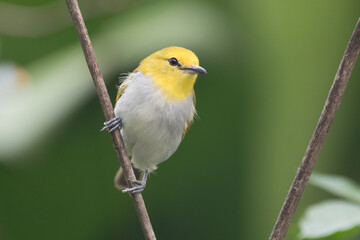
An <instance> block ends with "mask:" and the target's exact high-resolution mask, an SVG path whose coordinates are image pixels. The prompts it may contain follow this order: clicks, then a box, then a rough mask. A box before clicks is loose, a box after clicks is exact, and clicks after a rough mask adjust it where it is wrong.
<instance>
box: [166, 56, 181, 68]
mask: <svg viewBox="0 0 360 240" xmlns="http://www.w3.org/2000/svg"><path fill="white" fill-rule="evenodd" d="M168 61H169V64H170V65H171V66H179V65H180V64H179V62H178V60H177V59H176V58H174V57H172V58H169V60H168Z"/></svg>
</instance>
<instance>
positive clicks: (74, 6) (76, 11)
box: [66, 0, 156, 240]
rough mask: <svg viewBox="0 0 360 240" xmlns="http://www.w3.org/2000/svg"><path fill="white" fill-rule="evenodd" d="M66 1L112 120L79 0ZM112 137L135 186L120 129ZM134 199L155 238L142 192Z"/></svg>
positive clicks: (147, 233)
mask: <svg viewBox="0 0 360 240" xmlns="http://www.w3.org/2000/svg"><path fill="white" fill-rule="evenodd" d="M66 3H67V5H68V8H69V11H70V14H71V17H72V19H73V21H74V24H75V27H76V30H77V32H78V35H79V38H80V42H81V47H82V49H83V52H84V55H85V59H86V62H87V65H88V67H89V70H90V73H91V76H92V78H93V81H94V84H95V87H96V91H97V94H98V97H99V100H100V103H101V107H102V109H103V112H104V115H105V118H106V120H107V121H108V120H110V119H112V118H114V117H115V115H114V112H113V106H112V104H111V101H110V97H109V94H108V92H107V89H106V85H105V82H104V79H103V77H102V74H101V72H100V69H99V66H98V64H97V61H96V57H95V52H94V49H93V47H92V45H91V42H90V38H89V35H88V32H87V29H86V26H85V23H84V20H83V17H82V15H81V11H80V8H79V4H78V2H77V0H66ZM111 137H112V140H113V145H114V148H115V151H116V155H117V157H118V158H119V161H120V164H121V166H122V168H123V171H124V174H125V177H126V179H127V182H128V185H129V186H130V187H133V183H132V181H134V180H136V178H135V174H134V171H133V169H132V166H131V163H130V160H129V157H128V155H127V153H126V150H125V147H124V143H123V140H122V137H121V134H120V130H119V129H116V130H115V131H112V132H111ZM131 196H132V200H133V202H134V205H135V209H136V212H137V214H138V217H139V221H140V224H141V228H142V230H143V233H144V235H145V238H146V239H151V240H154V239H156V237H155V233H154V230H153V228H152V225H151V222H150V218H149V215H148V213H147V210H146V207H145V202H144V199H143V197H142V195H141V193H132V194H131Z"/></svg>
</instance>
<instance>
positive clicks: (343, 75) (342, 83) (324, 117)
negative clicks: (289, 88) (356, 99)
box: [269, 19, 360, 240]
mask: <svg viewBox="0 0 360 240" xmlns="http://www.w3.org/2000/svg"><path fill="white" fill-rule="evenodd" d="M359 51H360V19H359V20H358V22H357V24H356V27H355V29H354V32H353V34H352V36H351V38H350V41H349V43H348V45H347V48H346V50H345V53H344V56H343V58H342V60H341V63H340V66H339V68H338V70H337V73H336V75H335V79H334V82H333V84H332V86H331V89H330V92H329V95H328V98H327V99H326V102H325V105H324V108H323V110H322V113H321V116H320V119H319V121H318V124H317V126H316V128H315V132H314V133H313V135H312V138H311V140H310V143H309V145H308V147H307V149H306V152H305V155H304V157H303V159H302V162H301V164H300V167H299V169H298V170H297V173H296V175H295V178H294V181H293V183H292V185H291V187H290V190H289V192H288V195H287V196H286V199H285V202H284V204H283V206H282V209H281V211H280V213H279V216H278V218H277V221H276V223H275V225H274V228H273V230H272V233H271V235H270V238H269V240H283V239H284V238H285V235H286V232H287V230H288V227H289V225H290V222H291V220H292V218H293V216H294V214H295V211H296V208H297V206H298V203H299V201H300V198H301V196H302V194H303V192H304V189H305V186H306V184H307V182H308V180H309V178H310V175H311V173H312V170H313V168H314V165H315V163H316V160H317V159H318V157H319V154H320V151H321V148H322V145H323V143H324V141H325V138H326V136H327V134H328V132H329V129H330V126H331V123H332V122H333V120H334V117H335V114H336V111H337V110H338V108H339V104H340V101H341V99H342V96H343V95H344V91H345V88H346V85H347V83H348V80H349V78H350V75H351V72H352V70H353V68H354V65H355V62H356V59H357V57H358V55H359Z"/></svg>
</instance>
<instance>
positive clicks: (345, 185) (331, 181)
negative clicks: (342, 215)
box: [310, 173, 360, 203]
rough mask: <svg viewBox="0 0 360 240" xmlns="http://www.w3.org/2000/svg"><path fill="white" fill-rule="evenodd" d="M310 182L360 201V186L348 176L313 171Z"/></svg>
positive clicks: (349, 198) (344, 196)
mask: <svg viewBox="0 0 360 240" xmlns="http://www.w3.org/2000/svg"><path fill="white" fill-rule="evenodd" d="M310 183H311V184H312V185H314V186H317V187H319V188H322V189H324V190H325V191H328V192H330V193H332V194H334V195H337V196H339V197H343V198H345V199H348V200H350V201H354V202H358V203H360V186H359V185H358V184H356V183H355V182H354V181H352V180H350V179H348V178H346V177H343V176H335V175H328V174H320V173H313V174H312V176H311V178H310Z"/></svg>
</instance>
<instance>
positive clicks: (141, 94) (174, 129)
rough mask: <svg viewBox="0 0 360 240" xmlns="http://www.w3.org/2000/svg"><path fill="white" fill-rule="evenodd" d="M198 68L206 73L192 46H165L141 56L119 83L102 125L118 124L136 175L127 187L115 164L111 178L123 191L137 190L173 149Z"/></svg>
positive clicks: (190, 113) (189, 114)
mask: <svg viewBox="0 0 360 240" xmlns="http://www.w3.org/2000/svg"><path fill="white" fill-rule="evenodd" d="M199 73H204V74H206V73H207V72H206V70H205V69H204V68H202V67H200V66H199V59H198V58H197V56H196V55H195V54H194V53H193V52H192V51H190V50H188V49H185V48H182V47H167V48H164V49H162V50H159V51H157V52H155V53H153V54H151V55H150V56H148V57H146V58H145V59H144V60H142V61H141V62H140V65H139V66H138V67H137V68H136V69H135V70H134V71H133V72H132V73H129V74H128V75H127V76H126V77H125V80H124V81H123V82H122V83H121V85H120V87H119V90H118V93H117V96H116V104H115V108H114V113H115V116H116V117H115V118H113V119H111V120H110V121H107V122H105V123H104V125H105V126H104V128H103V129H102V130H105V129H107V130H108V131H109V132H111V131H113V130H115V129H116V128H120V131H121V135H122V137H123V140H124V144H125V148H126V151H127V153H128V155H129V157H130V158H131V163H132V164H133V168H134V172H135V175H136V178H137V179H138V180H136V181H134V183H135V184H136V185H137V186H135V187H132V188H128V186H127V183H126V180H125V176H124V174H123V171H122V169H121V167H120V169H119V171H118V172H117V174H116V176H115V180H114V182H115V186H116V187H117V188H118V189H119V190H122V192H124V193H126V192H130V193H135V192H142V191H143V190H144V188H145V186H146V181H147V177H148V175H149V173H151V172H152V171H154V170H155V169H156V168H157V165H158V164H159V163H161V162H163V161H165V160H167V159H168V158H169V157H170V156H171V155H172V154H173V153H174V152H175V151H176V149H177V148H178V146H179V144H180V142H181V141H182V139H183V138H184V136H185V134H186V133H187V132H188V130H189V129H190V126H191V125H192V123H193V119H194V115H195V114H196V110H195V92H194V84H195V81H196V78H197V75H198V74H199Z"/></svg>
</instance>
